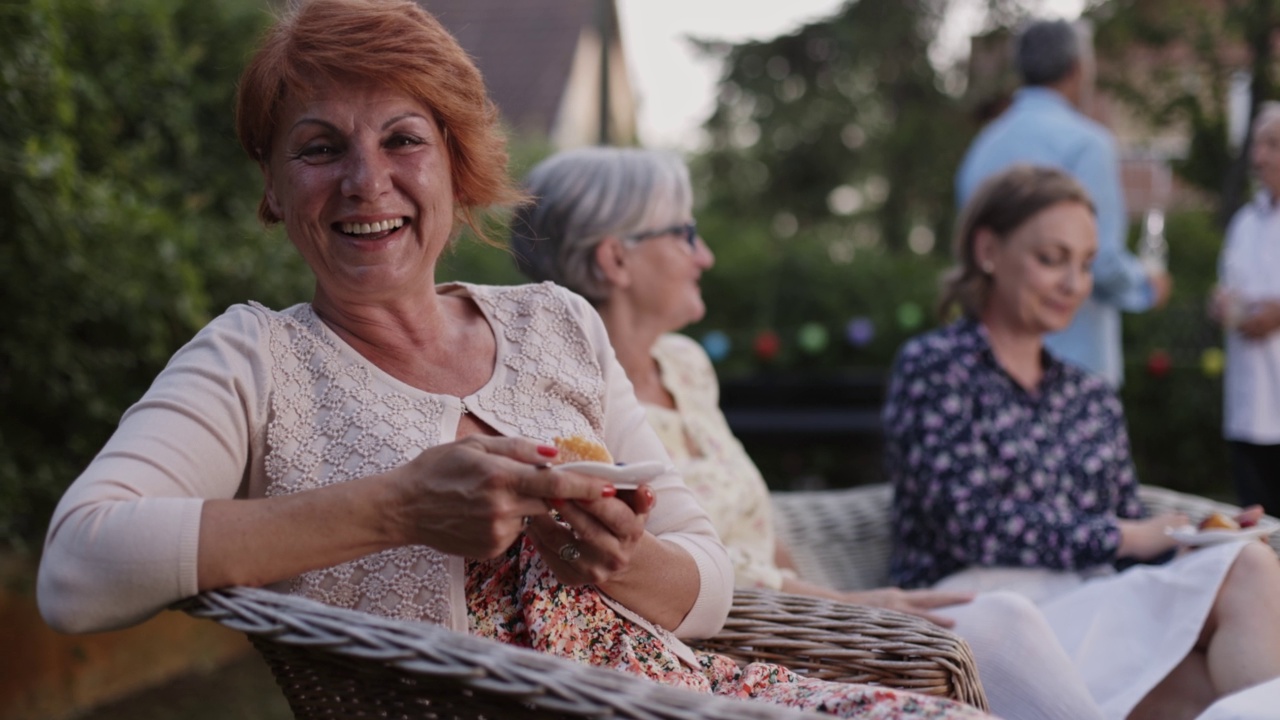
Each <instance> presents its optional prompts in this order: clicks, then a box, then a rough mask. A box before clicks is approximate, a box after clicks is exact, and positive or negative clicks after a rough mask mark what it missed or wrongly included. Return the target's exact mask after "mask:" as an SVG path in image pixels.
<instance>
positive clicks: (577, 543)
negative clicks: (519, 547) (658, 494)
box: [528, 471, 654, 586]
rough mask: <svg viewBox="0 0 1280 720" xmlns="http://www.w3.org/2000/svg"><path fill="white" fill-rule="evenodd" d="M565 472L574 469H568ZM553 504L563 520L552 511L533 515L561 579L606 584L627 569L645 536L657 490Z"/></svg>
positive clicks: (536, 535)
mask: <svg viewBox="0 0 1280 720" xmlns="http://www.w3.org/2000/svg"><path fill="white" fill-rule="evenodd" d="M563 472H564V474H566V475H568V474H573V473H570V472H568V471H563ZM611 495H612V493H611V492H610V490H606V491H605V497H604V498H602V499H599V500H589V501H581V500H579V501H572V502H564V503H553V505H554V506H555V507H556V509H557V510H558V511H559V513H560V518H561V520H562V521H563V522H557V521H556V520H555V519H554V518H552V517H551V515H549V514H547V513H545V512H544V513H539V514H536V515H532V516H530V518H529V526H528V531H529V538H530V539H531V540H533V544H534V547H536V548H537V549H538V553H539V554H541V555H542V559H543V560H544V561H546V563H547V565H548V566H549V567H550V568H551V570H552V572H554V573H555V574H556V577H557V578H559V580H560V582H562V583H564V584H566V585H597V586H599V585H604V584H606V583H608V582H609V580H610V579H612V578H614V577H615V576H617V575H619V574H621V573H624V572H626V570H627V568H628V567H629V566H630V564H631V559H632V557H633V556H634V554H635V552H636V550H637V549H638V548H639V546H640V543H641V542H642V540H644V538H645V529H644V526H645V522H646V521H647V520H648V518H649V510H650V509H652V508H653V505H654V495H653V491H652V490H650V489H649V488H647V487H644V486H641V487H640V489H638V490H635V491H634V492H627V493H626V495H625V497H622V496H611Z"/></svg>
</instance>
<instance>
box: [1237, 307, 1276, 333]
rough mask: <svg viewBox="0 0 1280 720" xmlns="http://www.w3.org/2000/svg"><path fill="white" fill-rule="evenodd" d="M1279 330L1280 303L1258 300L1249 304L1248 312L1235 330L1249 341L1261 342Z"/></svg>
mask: <svg viewBox="0 0 1280 720" xmlns="http://www.w3.org/2000/svg"><path fill="white" fill-rule="evenodd" d="M1277 328H1280V301H1277V300H1259V301H1257V302H1252V303H1249V310H1248V312H1247V313H1246V314H1245V316H1244V318H1243V319H1242V320H1240V324H1239V325H1237V326H1236V329H1237V330H1239V331H1240V334H1241V335H1244V336H1245V337H1247V338H1249V339H1250V340H1261V339H1263V338H1265V337H1266V336H1268V335H1270V334H1271V333H1273V332H1275V331H1276V329H1277Z"/></svg>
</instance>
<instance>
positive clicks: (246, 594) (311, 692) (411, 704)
mask: <svg viewBox="0 0 1280 720" xmlns="http://www.w3.org/2000/svg"><path fill="white" fill-rule="evenodd" d="M176 609H179V610H183V611H185V612H187V613H188V614H190V615H193V616H195V617H200V618H205V619H210V620H215V621H217V622H219V623H221V624H223V625H225V626H227V627H229V628H232V629H234V630H238V631H240V632H243V633H245V634H247V635H248V636H249V639H250V640H251V641H252V642H253V644H254V646H255V647H256V648H257V649H258V651H259V652H260V653H261V654H262V656H263V658H264V659H265V660H266V661H267V664H268V665H269V666H270V667H271V670H272V672H273V673H274V674H275V678H276V682H277V683H278V684H279V685H280V689H281V690H282V691H283V692H284V695H285V697H286V698H287V699H288V701H289V706H290V708H291V709H292V710H293V713H294V716H295V717H297V718H300V719H302V718H339V717H341V718H346V717H378V718H392V719H403V720H408V719H410V718H450V719H454V718H457V719H472V718H475V719H477V720H479V719H480V718H488V719H489V720H493V719H494V718H515V717H518V718H531V719H542V718H576V717H612V718H637V719H644V720H668V719H670V720H676V719H683V720H698V719H701V718H721V719H723V720H737V719H738V718H759V719H761V720H764V719H770V720H774V719H776V720H790V719H795V720H800V719H801V718H817V717H823V716H820V715H817V714H814V713H806V712H800V711H797V710H791V709H787V708H783V707H780V706H776V705H769V704H766V703H760V702H747V701H742V700H735V699H730V698H725V697H718V696H715V695H706V694H700V693H696V692H693V691H691V690H683V689H677V688H673V687H667V686H664V685H660V684H658V683H655V682H650V681H648V680H645V679H643V678H640V677H636V676H633V675H628V674H626V673H622V672H616V671H612V670H605V669H601V668H596V667H591V666H587V665H583V664H581V663H576V662H572V661H569V660H565V659H562V658H556V657H551V656H549V655H544V654H542V653H538V652H534V651H532V650H526V649H522V648H516V647H512V646H509V645H504V644H501V643H498V642H495V641H492V640H487V639H483V638H477V637H472V636H469V635H464V634H462V633H457V632H453V631H450V630H447V629H445V628H442V627H439V626H436V625H429V624H426V623H417V622H406V621H397V620H391V619H387V618H382V617H377V616H374V615H369V614H366V613H360V612H354V611H350V610H343V609H339V608H334V607H330V606H328V605H324V604H322V603H318V602H315V601H313V600H308V599H305V598H300V597H294V596H290V595H283V594H280V593H275V592H271V591H269V590H262V589H258V588H232V589H227V590H217V591H212V592H206V593H202V594H200V595H198V596H196V597H194V598H191V599H189V600H186V601H184V602H182V603H179V604H178V605H177V606H176Z"/></svg>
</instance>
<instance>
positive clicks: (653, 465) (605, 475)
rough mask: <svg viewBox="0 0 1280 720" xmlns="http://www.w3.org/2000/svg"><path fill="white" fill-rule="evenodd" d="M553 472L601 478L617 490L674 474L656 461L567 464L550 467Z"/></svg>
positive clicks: (578, 462) (669, 467)
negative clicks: (560, 471)
mask: <svg viewBox="0 0 1280 720" xmlns="http://www.w3.org/2000/svg"><path fill="white" fill-rule="evenodd" d="M551 469H553V470H572V471H573V472H580V473H582V474H583V475H590V476H592V477H598V478H602V479H604V480H608V481H609V482H611V483H613V486H614V487H615V488H617V489H619V490H635V489H636V488H638V487H640V486H641V485H643V484H645V483H647V482H649V481H650V480H652V479H654V478H656V477H658V476H659V475H662V474H663V473H669V472H675V468H673V467H671V466H670V465H668V464H666V463H664V462H660V461H658V460H646V461H644V462H638V463H605V462H594V461H589V460H580V461H577V462H567V463H564V464H562V465H553V466H551Z"/></svg>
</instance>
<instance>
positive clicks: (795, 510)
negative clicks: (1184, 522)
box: [773, 483, 1280, 590]
mask: <svg viewBox="0 0 1280 720" xmlns="http://www.w3.org/2000/svg"><path fill="white" fill-rule="evenodd" d="M1139 495H1140V497H1141V498H1142V502H1143V503H1144V504H1145V505H1146V506H1147V508H1148V509H1149V510H1150V511H1151V512H1152V513H1159V512H1165V511H1180V512H1184V513H1186V514H1187V515H1189V516H1190V517H1191V518H1192V519H1199V518H1201V517H1204V516H1205V515H1208V514H1209V513H1210V512H1213V511H1215V510H1216V511H1220V512H1226V513H1228V514H1231V513H1235V512H1238V511H1239V508H1238V507H1236V506H1234V505H1229V504H1227V503H1222V502H1218V501H1216V500H1210V499H1208V498H1205V497H1201V496H1199V495H1191V494H1188V493H1183V492H1178V491H1176V490H1170V489H1168V488H1162V487H1155V486H1149V485H1146V486H1142V487H1141V489H1140V491H1139ZM892 498H893V489H892V488H891V487H890V486H889V485H888V484H887V483H878V484H874V485H866V486H863V487H857V488H852V489H849V490H826V491H818V492H790V493H788V492H780V493H774V494H773V506H774V510H775V515H776V518H777V524H778V537H779V538H780V539H781V540H782V541H783V542H785V543H786V545H787V548H788V549H789V550H790V551H791V555H792V558H793V560H794V561H795V565H796V570H797V571H798V572H799V573H800V575H801V576H802V577H804V578H805V579H807V580H810V581H812V582H816V583H821V584H823V585H826V586H828V587H834V588H839V589H841V590H865V589H869V588H876V587H884V586H886V585H888V584H889V549H890V545H891V543H892V537H891V535H890V532H889V505H890V502H891V500H892ZM1273 519H1274V518H1273ZM1270 543H1271V546H1272V547H1273V548H1275V549H1276V551H1277V552H1280V535H1272V536H1271V538H1270Z"/></svg>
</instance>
